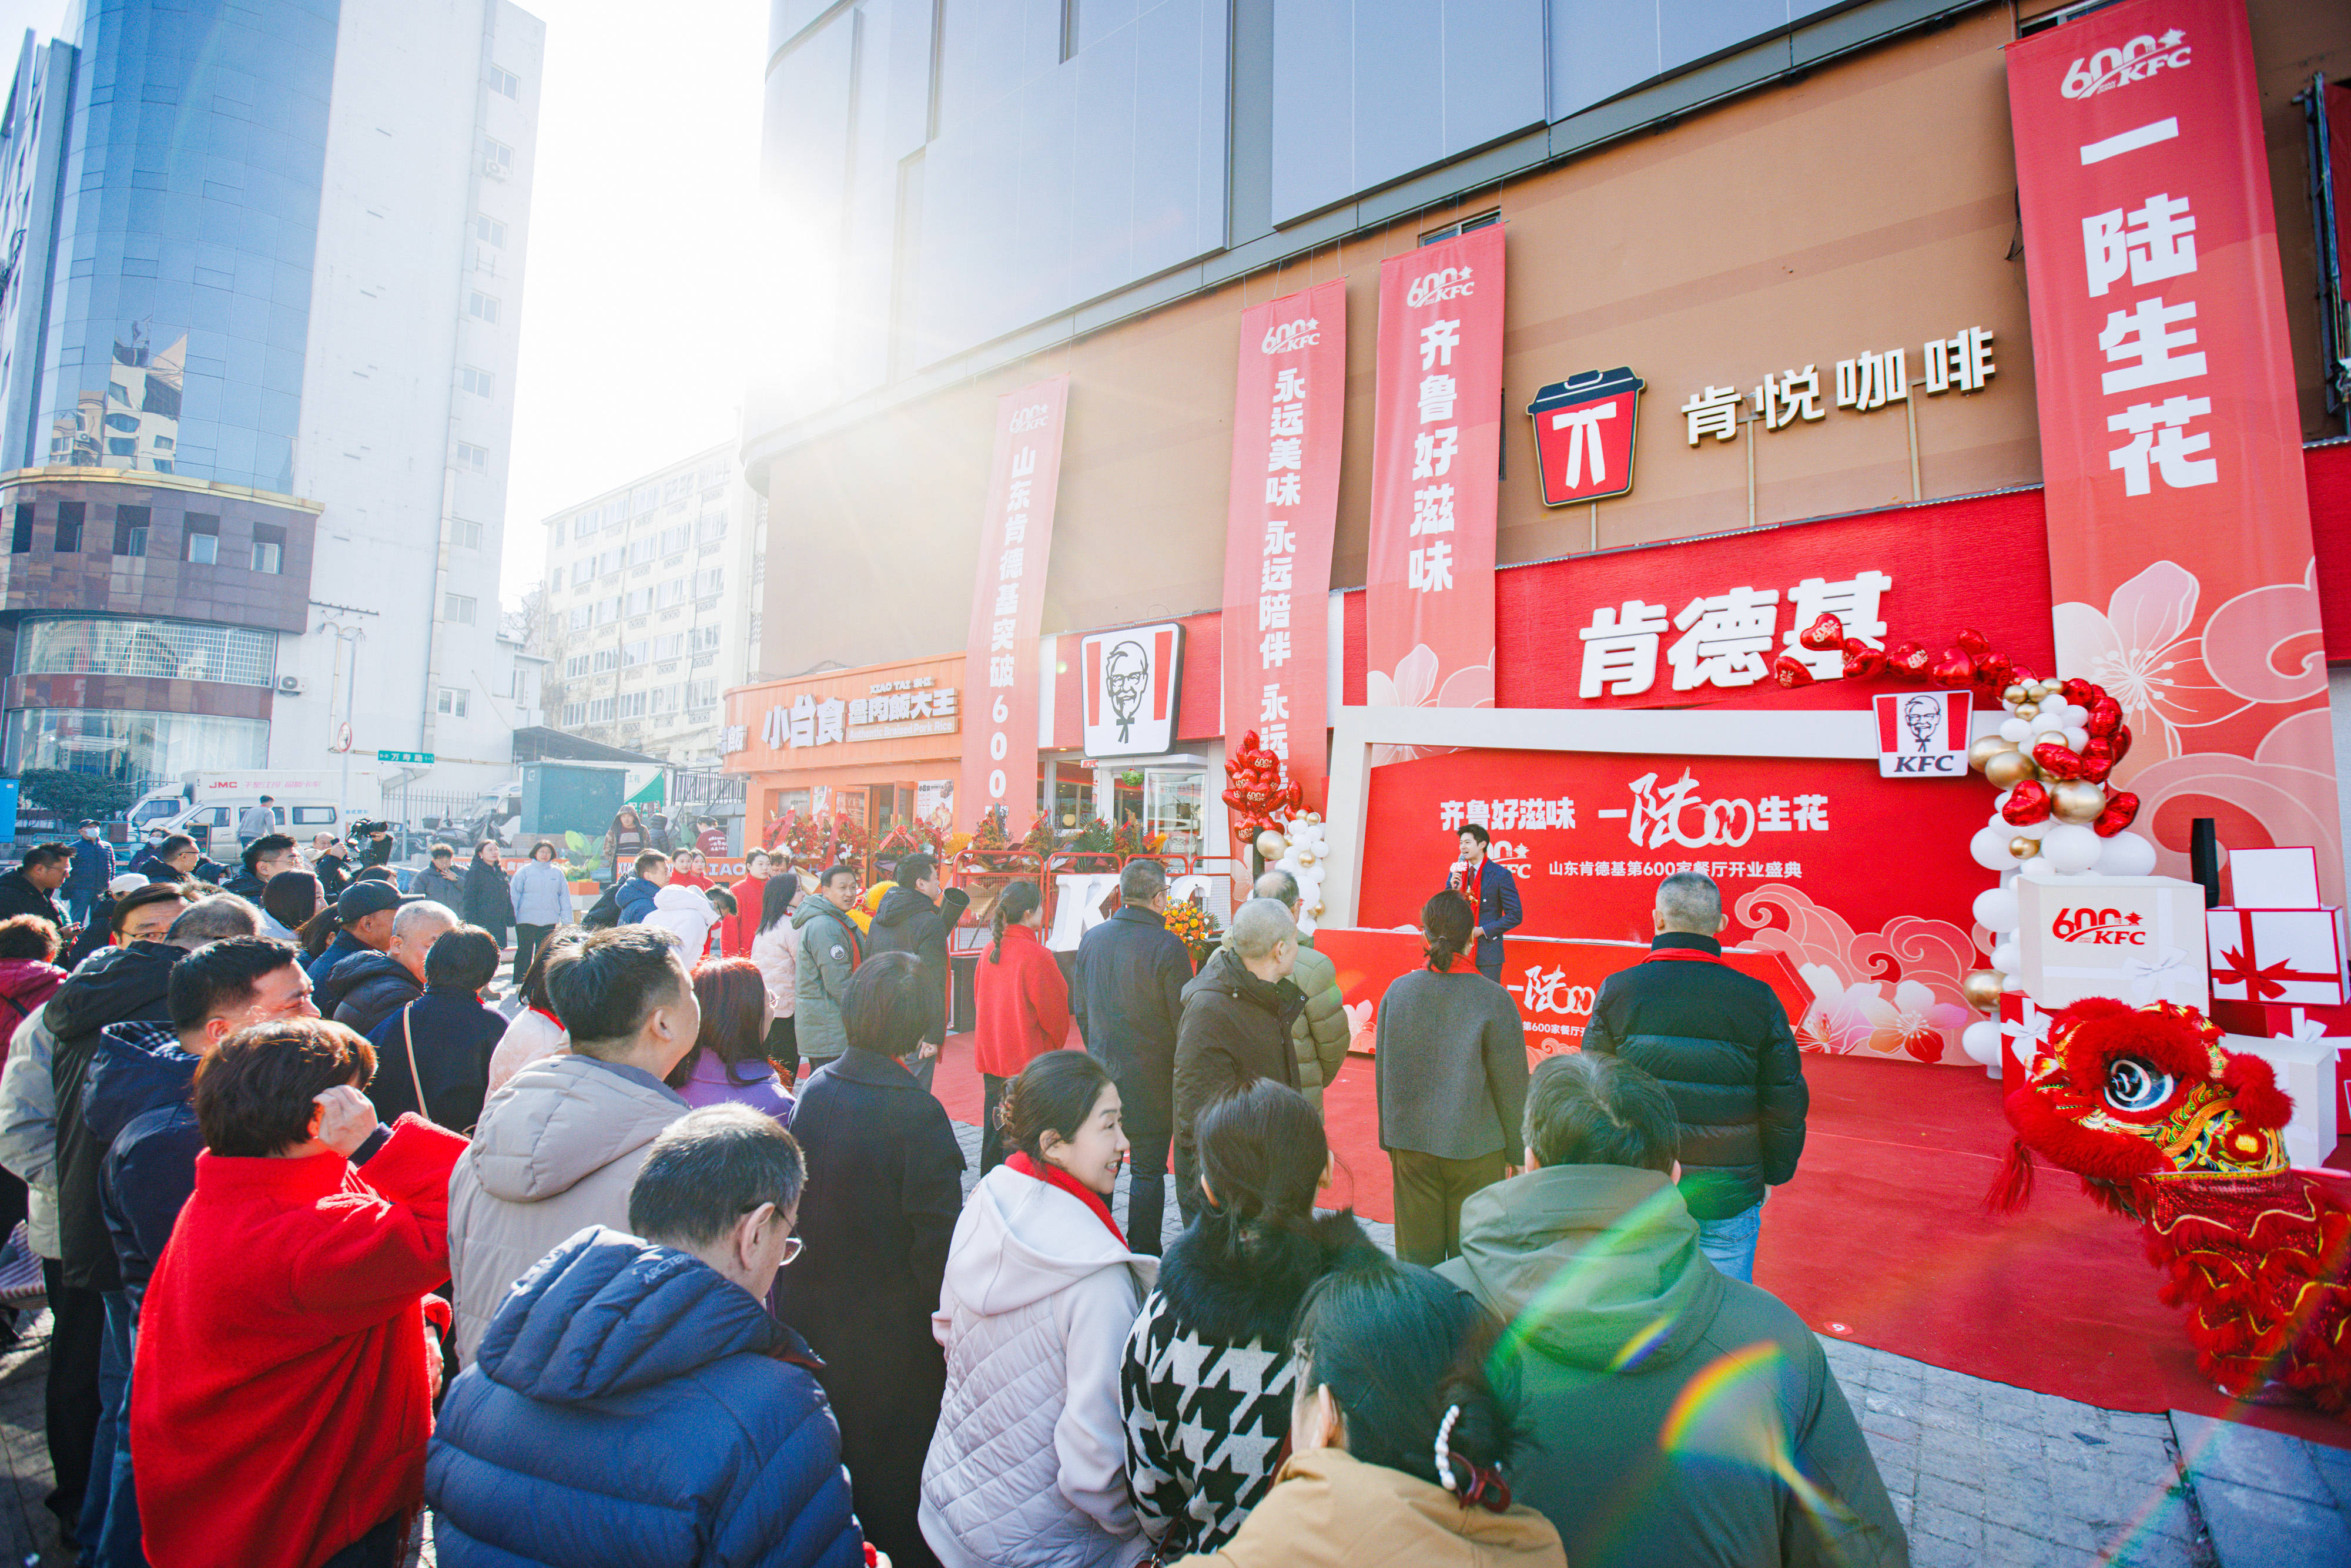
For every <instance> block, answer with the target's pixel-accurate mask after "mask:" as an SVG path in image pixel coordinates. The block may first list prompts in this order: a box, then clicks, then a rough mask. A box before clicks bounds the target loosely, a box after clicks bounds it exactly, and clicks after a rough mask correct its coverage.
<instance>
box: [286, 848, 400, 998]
mask: <svg viewBox="0 0 2351 1568" xmlns="http://www.w3.org/2000/svg"><path fill="white" fill-rule="evenodd" d="M404 906H405V901H404V900H403V899H402V897H401V895H400V889H398V888H396V887H394V886H393V885H392V883H389V882H385V881H381V880H379V879H377V878H375V877H367V876H363V877H360V879H358V880H357V881H355V882H353V883H351V884H350V886H349V887H347V888H345V889H343V891H342V892H341V893H340V894H336V895H335V918H336V919H337V920H338V921H339V922H340V923H341V929H340V930H338V931H337V932H336V933H335V939H334V940H333V941H331V942H329V943H328V944H327V945H326V946H325V947H323V948H321V949H319V956H317V957H315V958H313V959H311V960H310V961H309V962H308V963H307V964H305V965H303V966H302V967H303V968H305V969H306V970H308V972H309V975H310V984H311V985H312V987H314V988H324V987H325V986H326V983H327V978H328V977H329V976H330V975H332V974H333V973H334V972H335V969H336V967H337V966H338V965H340V964H341V963H342V961H343V960H344V959H346V958H355V957H357V956H359V955H360V954H361V953H381V952H383V951H384V950H385V949H386V948H388V947H390V946H392V921H393V920H394V919H395V918H396V917H397V916H398V915H399V913H400V911H401V910H402V908H403V907H404ZM319 1006H320V1007H322V1008H323V1007H325V1006H326V1003H325V1002H324V1001H321V1002H320V1003H319Z"/></svg>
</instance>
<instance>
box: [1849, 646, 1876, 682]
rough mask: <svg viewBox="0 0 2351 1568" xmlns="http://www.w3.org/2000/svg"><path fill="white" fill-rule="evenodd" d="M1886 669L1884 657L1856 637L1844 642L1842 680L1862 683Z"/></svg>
mask: <svg viewBox="0 0 2351 1568" xmlns="http://www.w3.org/2000/svg"><path fill="white" fill-rule="evenodd" d="M1885 668H1886V655H1885V654H1883V653H1879V652H1878V651H1877V650H1876V649H1875V648H1873V647H1871V646H1870V645H1869V644H1868V643H1865V642H1863V641H1862V640H1861V639H1860V638H1858V637H1848V638H1846V639H1845V640H1844V678H1845V679H1846V680H1848V681H1864V680H1867V679H1868V678H1869V677H1870V676H1872V675H1874V674H1877V673H1878V672H1879V671H1881V670H1883V669H1885Z"/></svg>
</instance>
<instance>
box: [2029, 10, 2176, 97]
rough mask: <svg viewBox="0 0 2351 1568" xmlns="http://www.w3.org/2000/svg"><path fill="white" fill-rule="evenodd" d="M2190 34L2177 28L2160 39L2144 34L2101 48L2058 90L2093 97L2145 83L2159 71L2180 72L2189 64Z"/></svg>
mask: <svg viewBox="0 0 2351 1568" xmlns="http://www.w3.org/2000/svg"><path fill="white" fill-rule="evenodd" d="M2187 38H2188V35H2187V34H2185V33H2183V32H2181V31H2180V30H2179V28H2177V27H2174V28H2172V29H2171V30H2170V31H2169V32H2168V33H2166V34H2164V35H2163V37H2160V38H2156V37H2150V36H2149V35H2147V34H2146V33H2141V34H2140V35H2139V36H2138V37H2136V38H2133V39H2132V40H2131V41H2130V42H2129V43H2127V44H2125V45H2124V46H2123V47H2121V48H2118V49H2100V50H2099V51H2098V52H2097V53H2096V54H2095V55H2092V56H2090V57H2088V58H2087V59H2080V60H2075V61H2074V64H2073V65H2072V67H2071V68H2068V69H2067V70H2066V72H2065V80H2064V85H2063V86H2061V87H2060V88H2059V89H2057V90H2058V91H2060V92H2062V93H2064V95H2065V96H2066V97H2067V98H2074V99H2081V98H2090V97H2092V96H2094V95H2095V94H2098V93H2102V92H2105V90H2106V89H2109V88H2117V87H2121V86H2123V85H2125V84H2126V83H2128V82H2135V81H2145V80H2146V79H2147V78H2149V77H2151V76H2153V75H2154V74H2155V73H2156V72H2158V71H2159V70H2165V69H2169V70H2175V71H2176V70H2180V69H2183V68H2186V66H2187V64H2188V44H2187Z"/></svg>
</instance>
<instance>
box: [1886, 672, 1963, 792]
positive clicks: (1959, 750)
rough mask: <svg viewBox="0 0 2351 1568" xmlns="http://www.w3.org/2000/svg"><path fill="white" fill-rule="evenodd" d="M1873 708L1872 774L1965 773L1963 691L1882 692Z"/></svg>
mask: <svg viewBox="0 0 2351 1568" xmlns="http://www.w3.org/2000/svg"><path fill="white" fill-rule="evenodd" d="M1871 700H1872V702H1873V703H1874V704H1875V705H1876V709H1877V776H1878V777H1879V778H1881V779H1964V778H1966V777H1967V776H1968V708H1969V702H1968V694H1967V693H1965V692H1942V691H1937V692H1886V693H1883V694H1881V695H1878V696H1876V697H1874V698H1872V699H1871Z"/></svg>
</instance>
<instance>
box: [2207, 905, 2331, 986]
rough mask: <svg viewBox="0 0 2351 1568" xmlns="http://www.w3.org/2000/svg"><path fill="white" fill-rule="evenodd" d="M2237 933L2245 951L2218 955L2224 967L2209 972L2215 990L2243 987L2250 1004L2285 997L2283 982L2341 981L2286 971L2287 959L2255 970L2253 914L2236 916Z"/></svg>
mask: <svg viewBox="0 0 2351 1568" xmlns="http://www.w3.org/2000/svg"><path fill="white" fill-rule="evenodd" d="M2237 932H2238V939H2239V940H2240V941H2241V942H2242V943H2243V945H2244V951H2243V952H2241V953H2240V952H2236V951H2234V950H2233V949H2231V950H2224V951H2223V952H2222V953H2221V955H2220V961H2221V964H2222V965H2224V966H2225V967H2220V968H2215V969H2214V970H2213V971H2212V983H2213V984H2214V985H2215V986H2220V985H2231V986H2242V987H2244V988H2245V999H2246V1000H2247V1001H2249V1002H2260V1001H2267V1000H2268V999H2269V998H2272V997H2282V996H2283V995H2285V987H2284V986H2283V984H2281V983H2280V982H2282V981H2285V980H2314V981H2316V982H2317V983H2318V984H2320V985H2331V984H2334V983H2335V981H2337V980H2338V979H2339V978H2340V977H2339V976H2335V975H2331V974H2328V973H2327V972H2326V971H2325V970H2324V969H2289V968H2287V967H2286V965H2288V964H2289V963H2291V962H2293V960H2292V959H2290V958H2280V959H2279V960H2278V961H2277V962H2276V963H2274V964H2266V965H2261V966H2256V965H2255V964H2254V963H2253V912H2252V910H2250V909H2241V910H2239V911H2238V912H2237Z"/></svg>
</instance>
